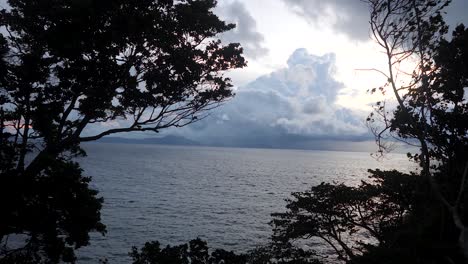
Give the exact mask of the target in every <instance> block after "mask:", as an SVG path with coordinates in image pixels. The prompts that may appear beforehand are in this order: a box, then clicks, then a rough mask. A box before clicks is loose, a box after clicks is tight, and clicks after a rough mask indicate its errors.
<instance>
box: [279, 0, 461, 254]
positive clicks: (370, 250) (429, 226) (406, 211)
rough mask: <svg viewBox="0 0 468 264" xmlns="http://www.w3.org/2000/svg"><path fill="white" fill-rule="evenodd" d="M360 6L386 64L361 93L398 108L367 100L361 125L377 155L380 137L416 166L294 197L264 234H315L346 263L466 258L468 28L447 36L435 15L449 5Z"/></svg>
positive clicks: (283, 237) (435, 0)
mask: <svg viewBox="0 0 468 264" xmlns="http://www.w3.org/2000/svg"><path fill="white" fill-rule="evenodd" d="M366 2H368V3H369V5H370V11H371V20H370V25H371V28H372V33H373V37H374V38H375V40H376V41H377V43H378V44H379V45H380V46H381V47H382V48H383V50H384V52H385V54H386V58H387V65H388V68H387V70H379V69H375V71H378V72H380V73H382V74H383V75H385V78H386V80H387V82H386V83H385V85H383V86H382V87H379V88H374V89H372V90H371V92H379V91H380V92H381V93H382V94H384V95H385V94H391V95H393V97H394V98H395V100H396V102H397V104H398V106H397V108H396V109H389V108H388V107H387V106H386V105H387V104H386V102H385V101H380V102H377V103H376V105H375V111H374V112H373V113H372V114H371V115H370V116H369V118H368V122H369V126H370V127H371V128H372V130H373V132H374V133H375V135H376V141H377V143H378V146H379V151H380V153H381V154H384V153H385V152H387V151H388V150H389V148H388V144H387V143H388V142H389V141H386V139H387V138H388V137H389V138H392V139H396V140H398V141H403V142H405V143H407V144H410V145H413V146H416V147H418V148H419V150H420V151H419V152H418V153H408V157H409V158H410V159H412V160H414V161H415V162H417V164H419V166H420V170H418V171H415V172H413V173H411V174H403V173H400V172H397V171H371V175H372V176H371V178H372V181H370V182H368V183H367V182H363V183H362V184H361V185H359V186H358V187H351V186H346V185H342V184H341V185H340V184H338V185H337V184H322V185H319V186H315V187H313V188H312V189H311V190H310V191H307V192H303V193H296V194H294V195H293V196H294V199H293V200H291V201H289V204H288V211H287V212H286V213H281V214H275V215H274V220H273V225H274V227H275V236H274V238H275V239H276V240H279V241H287V242H291V241H294V240H296V239H310V238H311V237H313V238H316V239H321V240H322V241H323V242H324V244H327V245H329V247H330V248H331V249H332V250H334V251H335V252H336V255H337V257H338V259H341V260H342V261H343V262H346V263H466V262H467V259H468V258H467V257H468V233H467V227H468V222H467V221H468V220H467V216H468V210H467V205H468V195H467V194H466V188H467V183H466V178H467V173H468V141H467V140H468V122H467V121H468V120H467V119H468V105H467V104H468V101H467V97H466V92H467V91H466V87H467V86H468V70H467V69H468V64H467V63H468V60H467V59H468V29H466V28H465V27H464V26H463V25H460V26H458V27H457V28H456V29H455V30H454V31H453V34H452V37H451V38H450V39H447V34H446V33H447V32H448V28H447V26H446V25H445V23H444V21H443V18H442V12H443V9H444V8H445V7H446V6H447V5H448V4H449V3H450V1H442V0H431V1H418V0H395V1H388V0H369V1H366ZM403 65H404V66H405V67H408V65H415V66H414V70H413V71H410V72H409V73H408V72H407V71H404V70H402V69H404V68H405V67H403ZM402 83H403V84H402ZM390 143H391V142H390Z"/></svg>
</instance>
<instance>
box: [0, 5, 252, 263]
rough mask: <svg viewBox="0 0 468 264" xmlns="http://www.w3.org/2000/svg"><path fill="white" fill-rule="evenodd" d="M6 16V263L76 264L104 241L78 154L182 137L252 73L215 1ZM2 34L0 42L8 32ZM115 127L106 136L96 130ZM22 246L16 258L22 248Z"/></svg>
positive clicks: (1, 90) (2, 155)
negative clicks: (119, 136) (130, 135)
mask: <svg viewBox="0 0 468 264" xmlns="http://www.w3.org/2000/svg"><path fill="white" fill-rule="evenodd" d="M8 4H9V6H10V8H9V9H5V10H1V11H0V27H2V28H4V29H5V30H6V31H5V33H3V34H0V58H1V59H0V189H1V190H0V196H1V197H0V201H1V203H2V207H1V209H2V212H1V215H2V217H1V219H0V262H7V263H11V262H13V263H15V262H21V261H23V262H31V263H39V262H45V263H57V262H59V261H66V262H73V261H74V259H75V256H74V249H76V248H79V247H82V246H85V245H87V244H88V242H89V236H88V234H89V232H91V231H98V232H101V233H102V232H104V231H105V228H104V225H103V224H102V223H101V221H100V213H99V211H100V208H101V204H102V198H98V196H97V191H95V190H92V189H90V188H89V185H88V184H89V182H90V178H89V177H84V176H83V175H82V174H81V173H82V171H81V169H80V168H79V166H78V164H76V163H74V162H73V161H72V160H73V158H74V157H76V156H82V155H84V154H85V153H84V152H83V150H81V149H80V143H81V142H85V141H91V140H95V139H99V138H101V137H103V136H106V135H110V134H113V133H119V132H139V131H153V132H158V131H159V130H160V129H164V128H168V127H179V126H184V125H187V124H190V123H192V122H195V121H197V120H200V119H202V118H203V117H204V116H205V115H206V111H208V110H210V109H212V108H213V107H216V106H218V105H219V104H220V103H222V102H223V101H225V100H227V99H229V98H230V97H231V96H232V90H231V87H232V85H231V80H230V79H229V78H226V77H224V72H225V71H227V70H229V69H234V68H239V67H243V66H245V64H246V62H245V60H244V58H243V57H242V48H241V47H240V45H239V44H227V45H224V44H222V43H221V42H220V41H219V40H218V39H217V38H216V35H217V34H218V33H222V32H225V31H227V30H230V29H232V28H234V25H232V24H226V23H225V22H223V21H221V20H220V19H219V18H218V17H217V16H216V15H215V14H213V12H212V9H213V8H214V7H215V6H216V4H217V3H216V1H215V0H198V1H191V0H190V1H189V0H182V1H177V2H174V1H158V0H141V1H127V0H85V1H71V0H53V1H50V0H9V1H8ZM2 32H4V31H2ZM110 121H113V122H116V123H118V124H119V126H118V127H115V128H112V129H108V130H104V129H102V128H103V127H104V126H99V124H100V123H105V122H110ZM18 241H20V242H21V243H19V244H20V246H15V245H14V244H15V243H16V242H18Z"/></svg>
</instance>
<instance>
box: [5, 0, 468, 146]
mask: <svg viewBox="0 0 468 264" xmlns="http://www.w3.org/2000/svg"><path fill="white" fill-rule="evenodd" d="M4 2H5V0H0V6H5V4H4ZM446 11H447V15H446V21H447V22H448V24H449V25H455V24H458V23H463V22H464V23H465V24H468V16H467V15H466V14H468V0H453V2H452V4H451V5H450V6H449V7H448V9H447V10H446ZM214 12H215V13H216V14H217V15H218V16H219V17H220V18H221V19H223V20H225V21H227V22H230V23H235V24H236V28H235V29H234V30H232V31H229V32H227V33H224V34H222V35H220V36H219V37H220V39H221V40H222V41H223V42H225V43H229V42H239V43H241V45H242V46H243V48H244V55H245V57H246V58H247V60H248V66H247V67H245V68H243V69H238V70H234V71H231V72H228V73H227V75H228V76H229V77H231V78H232V82H233V85H234V89H235V93H236V96H235V97H234V98H233V99H231V100H230V101H228V102H226V103H225V104H224V105H222V106H221V107H219V108H217V109H215V110H214V111H212V112H211V114H210V116H209V117H208V118H206V119H204V120H201V121H199V122H196V123H194V124H191V125H190V126H187V127H183V128H171V129H166V130H164V131H161V133H160V135H155V134H154V133H152V134H150V133H140V134H131V135H128V134H127V135H123V134H122V135H117V136H124V137H139V138H148V137H155V136H156V137H157V136H166V135H176V136H182V137H185V138H187V139H191V140H194V141H197V142H200V143H202V144H207V145H218V146H235V147H273V148H310V149H337V148H339V147H341V148H343V149H344V150H354V148H359V149H360V150H366V151H367V150H372V149H374V150H375V149H376V148H375V146H374V145H373V144H372V145H369V144H362V143H363V142H368V141H372V140H373V136H372V135H371V134H370V133H369V130H368V128H367V127H366V123H365V120H366V117H367V116H368V114H369V113H370V112H371V110H372V108H371V105H372V104H373V103H375V102H376V101H378V100H380V99H381V98H378V97H376V95H369V94H368V93H367V90H369V89H372V88H374V87H379V86H381V85H382V84H384V83H385V81H386V80H385V78H384V77H382V76H381V75H379V74H378V73H375V72H370V71H362V70H359V69H369V68H377V69H385V58H384V54H383V53H382V52H381V50H380V49H379V47H378V46H377V45H376V43H375V42H374V41H373V40H372V39H371V38H370V29H369V23H368V18H369V10H368V7H367V6H366V4H365V3H364V2H363V1H361V0H218V6H217V8H216V9H215V10H214ZM115 125H119V123H118V122H117V123H114V124H104V126H108V128H110V127H112V126H115ZM101 130H102V128H101ZM88 132H89V133H92V132H93V131H88ZM94 132H95V131H94ZM337 146H338V147H337Z"/></svg>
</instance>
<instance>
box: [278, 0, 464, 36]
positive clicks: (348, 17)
mask: <svg viewBox="0 0 468 264" xmlns="http://www.w3.org/2000/svg"><path fill="white" fill-rule="evenodd" d="M283 2H284V3H285V4H286V5H287V6H288V7H289V8H290V9H291V10H292V11H293V12H295V13H296V14H297V15H299V16H301V17H303V18H304V19H306V20H307V21H308V22H310V23H312V24H314V25H318V26H331V27H332V29H333V30H335V31H336V32H339V33H343V34H345V35H347V36H349V37H350V38H352V39H355V40H367V39H369V37H370V31H369V30H370V29H369V22H368V21H369V16H370V15H369V7H368V5H367V4H366V3H365V2H364V1H362V0H326V1H324V0H283ZM446 12H447V15H446V16H445V19H446V21H447V23H448V24H449V25H451V26H452V28H453V26H454V25H457V24H459V23H464V24H465V25H466V24H467V22H468V17H467V15H466V14H467V13H468V1H467V0H453V1H452V3H451V4H450V6H449V7H448V8H447V9H446Z"/></svg>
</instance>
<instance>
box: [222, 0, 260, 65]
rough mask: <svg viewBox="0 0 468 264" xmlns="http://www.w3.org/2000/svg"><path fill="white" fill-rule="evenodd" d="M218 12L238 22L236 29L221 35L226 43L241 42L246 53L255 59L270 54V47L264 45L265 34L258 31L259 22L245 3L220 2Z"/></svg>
mask: <svg viewBox="0 0 468 264" xmlns="http://www.w3.org/2000/svg"><path fill="white" fill-rule="evenodd" d="M216 13H217V14H218V15H219V16H220V17H221V18H222V19H224V20H225V21H226V22H229V23H234V24H236V28H235V29H233V30H231V31H229V32H226V33H223V34H222V35H221V36H220V38H221V40H223V41H224V42H226V43H230V42H236V43H237V42H240V43H241V44H242V47H243V48H244V54H245V55H246V56H248V57H250V58H253V59H256V58H259V57H262V56H264V55H266V54H268V49H267V48H265V47H264V46H263V41H264V36H263V35H262V34H261V33H259V32H258V31H257V22H256V21H255V19H254V18H253V17H252V15H251V14H250V12H249V11H248V10H247V8H246V7H245V5H244V4H243V3H241V2H239V1H234V2H231V3H227V4H222V3H220V6H219V7H218V8H217V10H216Z"/></svg>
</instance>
